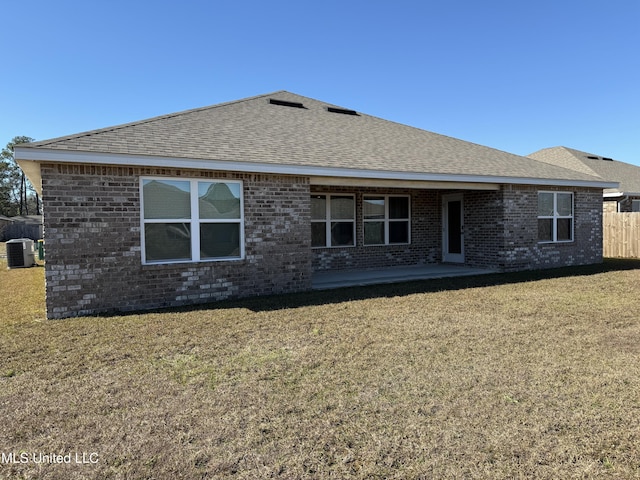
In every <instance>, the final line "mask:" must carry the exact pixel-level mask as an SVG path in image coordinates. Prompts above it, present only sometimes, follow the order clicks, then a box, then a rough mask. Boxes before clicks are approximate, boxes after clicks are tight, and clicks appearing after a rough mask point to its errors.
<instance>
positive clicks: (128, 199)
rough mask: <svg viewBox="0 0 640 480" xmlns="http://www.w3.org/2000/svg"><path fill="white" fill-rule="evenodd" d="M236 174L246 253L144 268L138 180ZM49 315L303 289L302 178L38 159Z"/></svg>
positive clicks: (307, 278)
mask: <svg viewBox="0 0 640 480" xmlns="http://www.w3.org/2000/svg"><path fill="white" fill-rule="evenodd" d="M141 175H144V176H147V175H148V176H169V177H184V178H223V179H225V178H226V179H234V180H242V181H243V188H244V201H245V236H246V242H245V254H246V256H245V259H244V260H237V261H221V262H200V263H179V264H168V265H142V264H141V255H140V253H141V252H140V207H139V205H140V190H139V178H140V176H141ZM42 178H43V199H44V208H45V212H44V218H45V238H46V249H47V259H46V268H45V277H46V303H47V316H48V317H49V318H62V317H68V316H77V315H86V314H95V313H101V312H110V311H128V310H137V309H147V308H156V307H165V306H179V305H186V304H193V303H203V302H210V301H213V300H219V299H224V298H231V297H244V296H250V295H260V294H270V293H281V292H292V291H300V290H308V289H309V288H310V286H311V259H310V254H309V251H310V237H311V235H310V229H309V228H310V227H309V217H310V204H309V183H308V179H307V178H298V177H288V176H272V175H251V174H234V173H223V172H222V173H213V172H201V171H190V170H177V169H160V168H127V167H112V166H85V165H61V164H55V165H54V164H45V165H42Z"/></svg>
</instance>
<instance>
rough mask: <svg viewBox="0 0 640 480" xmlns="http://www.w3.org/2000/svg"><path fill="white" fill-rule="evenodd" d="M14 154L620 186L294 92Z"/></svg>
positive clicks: (23, 159)
mask: <svg viewBox="0 0 640 480" xmlns="http://www.w3.org/2000/svg"><path fill="white" fill-rule="evenodd" d="M16 159H17V160H18V161H19V162H20V164H21V166H23V168H25V167H27V168H26V169H27V170H29V171H30V172H31V174H35V173H34V172H35V169H34V168H33V165H29V164H30V161H33V162H40V161H59V162H82V163H107V164H125V165H149V166H165V167H168V166H173V167H180V168H200V169H212V170H213V169H216V170H217V169H226V170H236V171H253V172H273V173H292V174H302V175H317V176H329V177H331V176H333V177H349V178H355V177H360V178H362V177H364V178H380V179H396V180H400V179H402V180H417V181H420V180H422V181H429V180H432V181H467V182H494V183H524V184H552V185H575V186H595V187H604V186H612V185H605V184H604V183H603V180H602V179H601V178H600V177H599V176H598V175H597V174H595V173H593V172H589V171H576V170H575V169H570V168H563V167H561V166H557V165H551V164H549V163H544V162H539V161H537V160H534V159H532V158H527V157H521V156H518V155H513V154H510V153H506V152H503V151H500V150H495V149H493V148H489V147H485V146H482V145H477V144H474V143H470V142H466V141H463V140H458V139H455V138H451V137H447V136H444V135H439V134H436V133H432V132H428V131H425V130H420V129H418V128H414V127H410V126H406V125H402V124H399V123H395V122H391V121H388V120H383V119H381V118H377V117H374V116H370V115H365V114H363V113H360V112H355V111H353V110H350V109H346V108H344V107H339V106H336V105H332V104H329V103H326V102H322V101H319V100H314V99H312V98H308V97H303V96H300V95H296V94H293V93H289V92H286V91H279V92H274V93H270V94H266V95H260V96H257V97H251V98H247V99H243V100H238V101H234V102H228V103H223V104H219V105H213V106H210V107H204V108H198V109H194V110H188V111H184V112H178V113H174V114H170V115H164V116H160V117H155V118H150V119H148V120H142V121H138V122H133V123H128V124H125V125H118V126H114V127H109V128H103V129H99V130H93V131H89V132H84V133H79V134H76V135H69V136H66V137H61V138H54V139H51V140H44V141H39V142H34V143H30V144H24V145H20V146H17V147H16ZM28 167H31V168H28ZM37 170H38V172H39V167H38V169H37ZM27 174H28V175H29V172H28V173H27Z"/></svg>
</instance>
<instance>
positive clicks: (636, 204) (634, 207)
mask: <svg viewBox="0 0 640 480" xmlns="http://www.w3.org/2000/svg"><path fill="white" fill-rule="evenodd" d="M631 211H632V212H640V200H631Z"/></svg>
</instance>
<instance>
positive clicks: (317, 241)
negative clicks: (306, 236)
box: [311, 193, 356, 248]
mask: <svg viewBox="0 0 640 480" xmlns="http://www.w3.org/2000/svg"><path fill="white" fill-rule="evenodd" d="M355 238H356V201H355V197H354V196H353V195H345V194H339V195H338V194H327V193H313V194H311V246H312V247H314V248H322V247H353V246H354V245H355Z"/></svg>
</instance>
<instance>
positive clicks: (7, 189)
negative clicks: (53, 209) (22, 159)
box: [0, 136, 41, 217]
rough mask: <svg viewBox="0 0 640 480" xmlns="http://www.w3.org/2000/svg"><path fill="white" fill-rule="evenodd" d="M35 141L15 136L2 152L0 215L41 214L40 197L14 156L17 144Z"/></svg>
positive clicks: (0, 163) (0, 156)
mask: <svg viewBox="0 0 640 480" xmlns="http://www.w3.org/2000/svg"><path fill="white" fill-rule="evenodd" d="M33 141H34V139H33V138H31V137H25V136H18V137H13V139H12V140H11V141H10V142H9V143H7V146H6V147H4V148H3V149H2V152H1V153H0V215H3V216H5V217H15V216H17V215H40V214H41V210H40V206H41V204H40V198H39V197H38V194H37V192H36V191H35V189H34V188H33V185H31V182H29V179H28V178H27V177H26V176H25V174H24V172H23V171H22V169H21V168H20V167H19V166H18V164H17V163H16V161H15V159H14V156H13V148H14V147H15V146H16V145H19V144H21V143H29V142H33Z"/></svg>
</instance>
